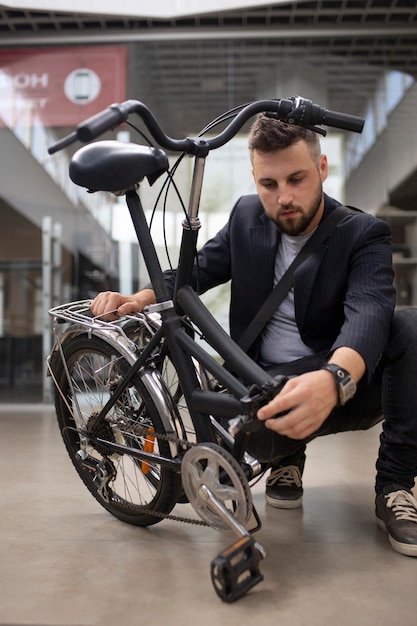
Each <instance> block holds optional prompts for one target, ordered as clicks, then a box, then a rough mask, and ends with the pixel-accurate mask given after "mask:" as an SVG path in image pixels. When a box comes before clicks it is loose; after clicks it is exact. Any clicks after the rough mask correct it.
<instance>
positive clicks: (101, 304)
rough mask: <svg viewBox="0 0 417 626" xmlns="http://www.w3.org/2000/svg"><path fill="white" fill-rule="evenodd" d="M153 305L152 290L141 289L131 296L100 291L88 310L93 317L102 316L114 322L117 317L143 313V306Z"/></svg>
mask: <svg viewBox="0 0 417 626" xmlns="http://www.w3.org/2000/svg"><path fill="white" fill-rule="evenodd" d="M154 303H155V294H154V292H153V291H152V289H142V291H138V293H135V294H133V295H131V296H124V295H123V294H121V293H119V292H118V291H102V292H101V293H99V294H98V296H96V298H94V300H93V302H92V303H91V306H90V309H91V312H92V313H93V314H94V315H102V316H105V318H106V319H108V320H115V319H117V318H118V317H119V315H129V314H131V313H138V312H139V311H143V309H144V308H145V306H148V305H149V304H154ZM106 314H108V315H106Z"/></svg>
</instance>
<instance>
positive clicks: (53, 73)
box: [0, 46, 126, 127]
mask: <svg viewBox="0 0 417 626" xmlns="http://www.w3.org/2000/svg"><path fill="white" fill-rule="evenodd" d="M125 99H126V49H125V47H124V46H97V47H95V46H89V47H73V48H30V49H22V48H19V49H8V50H6V49H1V48H0V124H1V123H2V120H3V124H6V125H8V126H12V127H13V126H15V125H19V124H25V125H36V124H38V123H42V124H43V125H44V126H75V125H76V124H78V123H79V122H81V121H82V120H84V119H86V118H88V117H90V116H91V115H94V114H95V113H98V112H99V111H100V110H102V109H105V108H106V107H107V106H109V105H110V104H113V103H114V102H122V101H123V100H125Z"/></svg>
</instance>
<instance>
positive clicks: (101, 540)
mask: <svg viewBox="0 0 417 626" xmlns="http://www.w3.org/2000/svg"><path fill="white" fill-rule="evenodd" d="M377 447H378V429H374V430H372V431H369V432H366V433H346V434H343V435H336V436H332V437H327V438H324V439H322V440H319V441H315V442H313V443H312V444H311V445H310V446H309V450H308V461H307V465H306V470H305V477H304V486H305V496H304V506H303V508H302V509H300V510H293V511H282V510H281V511H280V510H276V509H271V508H270V507H267V506H265V504H264V499H263V481H262V482H261V483H259V484H258V485H256V486H255V487H254V489H253V498H254V503H255V505H256V506H257V509H258V512H259V514H260V516H261V519H262V523H263V526H262V529H261V530H260V531H259V532H258V533H257V534H256V539H257V540H258V541H259V542H260V543H261V544H262V545H263V547H264V548H265V549H266V551H267V558H266V559H265V560H264V561H262V563H261V571H262V573H263V574H264V577H265V579H264V581H263V582H262V583H260V584H259V585H257V586H256V587H255V588H254V589H253V590H252V591H251V592H250V593H249V594H248V595H246V596H245V597H244V598H242V599H240V600H239V601H238V602H236V603H234V604H227V603H223V602H222V601H221V600H220V599H219V598H218V597H217V595H216V594H215V592H214V590H213V587H212V584H211V580H210V573H209V572H210V562H211V560H212V559H213V558H214V557H215V556H216V555H217V554H218V553H219V552H220V551H221V550H222V549H223V548H225V547H226V546H228V545H229V544H230V543H231V541H232V537H231V536H224V535H222V534H220V533H218V532H216V531H214V530H211V529H207V528H204V527H201V526H195V525H194V526H192V525H185V524H181V523H178V522H174V521H162V522H161V523H160V524H157V525H156V526H153V527H151V528H148V529H141V528H136V527H132V526H129V525H126V524H123V523H122V522H120V521H118V520H116V519H114V518H112V517H111V516H110V515H109V514H108V513H106V512H105V511H104V509H102V508H100V507H99V505H98V504H97V503H96V501H95V500H94V499H93V498H92V497H91V496H90V494H89V493H88V492H87V490H86V489H85V487H84V486H83V485H82V483H81V481H80V480H79V478H78V477H77V476H76V474H75V471H74V470H73V469H72V466H71V463H70V461H69V459H68V458H67V456H66V452H65V450H64V447H63V444H62V443H61V440H60V435H59V433H58V430H57V427H56V425H55V421H54V417H53V411H52V409H51V408H50V407H48V406H42V405H38V406H36V405H32V406H31V405H27V406H23V405H0V459H1V466H0V467H1V478H2V480H1V490H0V502H1V509H0V510H1V515H0V559H1V560H0V564H1V567H0V624H1V625H4V624H13V625H29V624H30V625H35V624H39V625H44V626H45V625H48V626H130V625H138V626H161V625H162V624H173V625H174V626H176V625H177V624H181V625H184V626H188V625H191V624H197V625H198V626H208V625H210V626H211V625H213V624H216V625H217V624H218V625H219V626H223V625H225V626H226V625H227V626H235V625H236V626H237V625H239V626H247V625H250V626H269V625H271V626H272V625H274V626H275V625H276V626H290V625H291V626H318V625H320V626H373V625H375V626H376V625H378V626H388V625H389V626H391V625H392V624H401V626H415V624H416V623H417V621H416V620H417V587H416V583H417V559H413V558H409V557H404V556H401V555H399V554H397V553H395V552H394V551H393V550H392V549H391V548H390V546H389V544H388V540H387V537H386V535H385V533H383V532H382V531H381V530H379V529H377V527H376V524H375V521H374V510H373V479H374V462H375V456H376V451H377ZM177 509H178V510H176V512H177V513H178V514H181V515H184V514H190V515H191V514H193V512H192V511H191V509H190V508H189V505H178V507H177Z"/></svg>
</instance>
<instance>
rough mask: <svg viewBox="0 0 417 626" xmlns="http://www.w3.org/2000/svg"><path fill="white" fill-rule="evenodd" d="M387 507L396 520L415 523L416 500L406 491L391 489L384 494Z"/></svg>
mask: <svg viewBox="0 0 417 626" xmlns="http://www.w3.org/2000/svg"><path fill="white" fill-rule="evenodd" d="M385 498H386V500H387V507H388V508H390V509H392V511H393V513H394V515H395V518H396V519H397V520H406V521H408V522H416V523H417V500H416V499H415V498H414V497H413V496H412V495H411V493H409V492H408V491H403V490H400V491H392V492H391V493H389V494H387V495H386V496H385Z"/></svg>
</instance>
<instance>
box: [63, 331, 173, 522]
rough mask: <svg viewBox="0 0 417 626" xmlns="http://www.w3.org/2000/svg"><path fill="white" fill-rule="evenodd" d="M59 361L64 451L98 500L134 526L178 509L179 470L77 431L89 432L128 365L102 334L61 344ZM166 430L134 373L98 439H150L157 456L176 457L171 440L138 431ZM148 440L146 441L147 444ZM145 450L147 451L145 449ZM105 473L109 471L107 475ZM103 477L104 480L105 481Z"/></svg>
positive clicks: (137, 442)
mask: <svg viewBox="0 0 417 626" xmlns="http://www.w3.org/2000/svg"><path fill="white" fill-rule="evenodd" d="M62 349H63V354H64V358H65V362H66V367H67V368H68V374H69V377H70V381H69V380H68V375H67V371H66V367H65V366H64V363H63V361H62V359H58V360H57V362H56V364H55V371H54V376H55V379H56V384H57V388H56V390H55V408H56V415H57V420H58V426H59V429H60V431H61V435H62V437H63V440H64V443H65V446H66V449H67V452H68V454H69V456H70V458H71V461H72V463H73V465H74V467H75V469H76V471H77V473H78V474H79V476H80V478H81V480H82V481H83V483H84V484H85V486H86V487H87V489H88V490H89V491H90V493H91V494H92V495H93V497H94V498H95V499H96V500H97V501H98V502H99V504H100V505H101V506H102V507H104V508H105V509H106V510H107V511H108V512H109V513H111V514H112V515H114V516H115V517H117V518H118V519H120V520H122V521H124V522H127V523H129V524H134V525H137V526H150V525H152V524H156V523H158V522H159V521H161V519H163V518H164V516H166V515H168V514H169V513H170V512H171V510H172V509H173V508H174V506H175V504H176V502H177V499H178V493H179V490H180V486H181V477H180V474H179V473H178V472H175V471H173V470H170V469H167V468H164V467H161V466H160V465H156V464H153V463H152V464H150V463H143V462H141V461H140V460H138V459H137V458H134V457H132V456H130V455H129V454H128V453H125V454H114V453H113V454H110V456H109V454H108V450H106V449H105V448H104V449H103V446H100V445H94V444H93V443H91V440H90V441H88V437H86V436H85V435H83V434H80V432H79V431H88V421H89V420H90V419H91V417H92V416H93V415H96V414H97V413H98V412H99V411H100V410H101V408H102V407H103V406H104V404H105V403H106V402H107V400H108V399H109V397H110V394H111V392H112V389H113V388H114V387H115V385H116V384H117V381H118V379H119V377H121V376H123V375H124V374H126V372H127V371H128V369H129V364H128V363H127V361H126V360H125V359H124V358H123V357H122V355H121V354H120V353H119V352H118V351H117V350H116V349H115V348H113V347H112V346H110V345H109V344H108V343H106V342H105V341H104V340H102V339H101V338H98V337H95V336H94V335H92V336H90V335H88V334H81V335H78V336H75V337H73V338H71V339H69V340H68V341H67V342H65V343H64V344H63V346H62ZM138 425H142V426H145V427H146V428H147V429H149V432H152V430H153V431H154V432H157V433H162V434H166V430H165V428H164V424H163V421H162V419H161V417H160V414H159V412H158V408H157V404H156V403H155V401H154V399H153V398H152V393H151V392H150V391H149V390H148V389H147V387H146V386H145V384H144V382H143V380H142V378H141V376H139V375H136V376H135V377H134V378H133V380H132V382H131V383H130V385H129V386H128V387H127V388H126V390H125V391H124V392H123V394H122V396H121V398H120V399H119V400H118V401H117V403H116V405H115V406H114V407H113V408H112V409H111V412H110V413H109V415H108V418H107V421H106V422H103V423H102V424H101V425H100V434H99V436H100V438H101V439H107V440H108V441H113V442H114V441H115V442H116V443H121V444H123V443H124V444H126V445H127V446H130V447H136V448H139V449H144V447H145V446H146V445H147V444H148V448H149V446H150V447H151V448H152V451H154V452H155V453H157V454H159V455H160V456H163V457H167V458H172V453H171V448H170V444H169V442H168V441H165V440H163V439H162V440H161V439H158V438H153V437H152V436H151V435H149V432H148V435H147V436H144V435H143V434H142V435H140V434H137V432H136V433H135V432H134V430H135V427H137V426H138ZM145 439H147V442H146V441H145ZM145 449H146V448H145ZM106 472H107V474H106ZM100 476H101V478H100Z"/></svg>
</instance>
